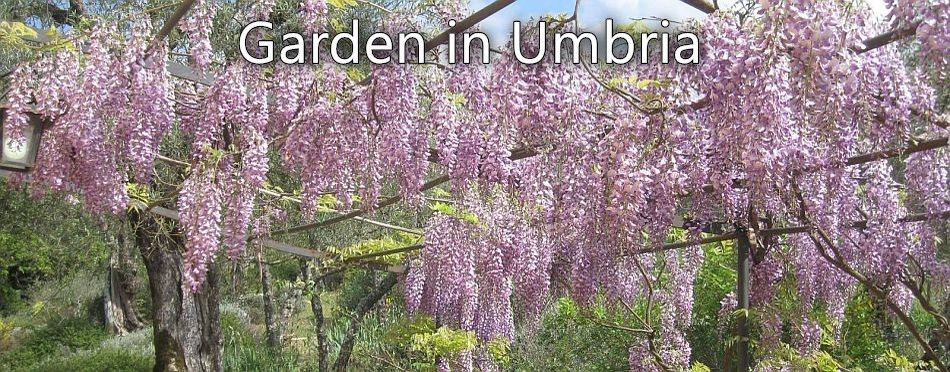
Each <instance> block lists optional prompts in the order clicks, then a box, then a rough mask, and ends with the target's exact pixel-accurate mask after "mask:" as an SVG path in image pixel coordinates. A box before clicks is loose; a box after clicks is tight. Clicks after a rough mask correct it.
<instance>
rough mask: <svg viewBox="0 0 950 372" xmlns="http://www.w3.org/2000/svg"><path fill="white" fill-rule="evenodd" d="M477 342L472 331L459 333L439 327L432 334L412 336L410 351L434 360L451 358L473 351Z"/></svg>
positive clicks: (458, 331)
mask: <svg viewBox="0 0 950 372" xmlns="http://www.w3.org/2000/svg"><path fill="white" fill-rule="evenodd" d="M476 346H478V340H477V339H476V338H475V332H473V331H460V330H455V329H451V328H449V327H445V326H443V327H439V329H438V330H436V331H435V332H432V333H417V334H414V335H412V345H411V347H412V350H413V351H416V352H420V353H422V354H424V355H426V357H427V358H431V359H432V360H435V359H436V358H439V357H451V356H455V355H458V354H460V353H463V352H466V351H471V350H474V349H475V347H476Z"/></svg>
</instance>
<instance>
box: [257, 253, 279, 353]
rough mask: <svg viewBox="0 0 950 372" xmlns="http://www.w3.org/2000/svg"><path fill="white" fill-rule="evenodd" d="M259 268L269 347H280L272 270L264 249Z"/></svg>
mask: <svg viewBox="0 0 950 372" xmlns="http://www.w3.org/2000/svg"><path fill="white" fill-rule="evenodd" d="M257 267H258V269H260V275H261V296H262V297H263V299H264V327H265V331H266V333H267V345H268V346H270V347H279V346H280V330H279V329H277V315H276V314H275V313H274V289H273V285H272V284H271V279H270V270H269V269H268V268H267V263H266V262H264V253H263V249H260V250H258V252H257Z"/></svg>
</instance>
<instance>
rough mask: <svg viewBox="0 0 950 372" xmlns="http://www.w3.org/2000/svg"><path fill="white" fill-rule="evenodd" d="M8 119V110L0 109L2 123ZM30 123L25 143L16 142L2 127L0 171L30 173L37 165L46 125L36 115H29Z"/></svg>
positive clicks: (26, 131) (0, 136)
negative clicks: (37, 155) (41, 138)
mask: <svg viewBox="0 0 950 372" xmlns="http://www.w3.org/2000/svg"><path fill="white" fill-rule="evenodd" d="M6 117H7V108H6V107H0V123H3V122H4V121H5V120H6ZM29 117H30V121H29V123H28V124H27V128H26V130H25V131H24V133H23V135H24V137H25V139H24V141H22V142H20V141H16V140H14V139H13V138H11V137H10V135H9V134H8V133H5V132H4V131H3V125H0V138H2V140H3V143H2V145H3V148H2V151H0V169H5V170H9V171H13V172H28V171H29V170H30V168H33V165H34V164H36V154H37V153H38V152H39V149H40V137H41V136H42V134H43V129H45V128H44V126H45V123H44V121H43V119H42V118H41V117H40V116H39V115H36V114H33V113H30V114H29Z"/></svg>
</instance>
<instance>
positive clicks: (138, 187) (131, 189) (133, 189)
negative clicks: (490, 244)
mask: <svg viewBox="0 0 950 372" xmlns="http://www.w3.org/2000/svg"><path fill="white" fill-rule="evenodd" d="M125 191H126V193H128V194H129V197H130V198H132V199H133V200H138V201H140V202H142V203H145V204H149V192H148V186H146V185H142V184H138V183H131V182H130V183H127V184H125ZM129 208H132V207H131V206H130V207H129Z"/></svg>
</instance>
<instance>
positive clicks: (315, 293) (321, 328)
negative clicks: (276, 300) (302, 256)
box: [307, 267, 330, 372]
mask: <svg viewBox="0 0 950 372" xmlns="http://www.w3.org/2000/svg"><path fill="white" fill-rule="evenodd" d="M312 270H313V268H312V267H307V271H308V272H309V274H308V275H307V276H308V277H309V278H311V279H312V280H313V288H312V290H311V292H310V310H313V328H314V333H316V334H317V361H318V363H319V364H318V366H319V369H318V371H320V372H326V371H328V370H329V365H328V363H329V362H328V359H329V354H330V352H329V348H328V346H327V330H326V327H325V323H326V319H325V318H324V317H323V301H322V300H321V299H320V293H321V292H322V290H321V289H322V288H323V284H322V281H323V279H322V278H321V277H320V276H319V275H315V274H316V273H314V272H312ZM308 281H309V280H308Z"/></svg>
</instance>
